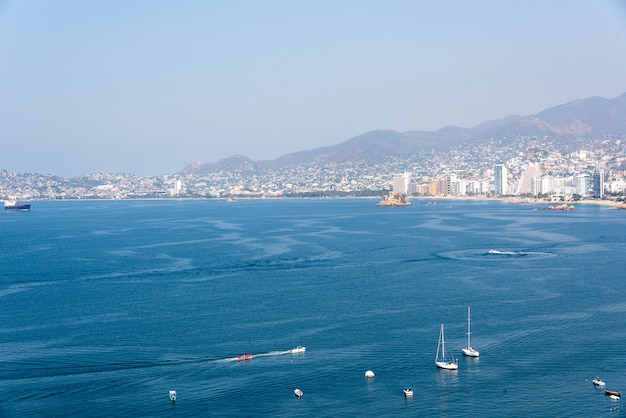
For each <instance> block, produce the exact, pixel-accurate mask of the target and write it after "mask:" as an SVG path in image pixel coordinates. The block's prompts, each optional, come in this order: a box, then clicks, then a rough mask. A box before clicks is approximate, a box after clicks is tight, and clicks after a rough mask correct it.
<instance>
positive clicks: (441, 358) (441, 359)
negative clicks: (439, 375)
mask: <svg viewBox="0 0 626 418" xmlns="http://www.w3.org/2000/svg"><path fill="white" fill-rule="evenodd" d="M435 365H436V366H437V367H439V368H440V369H445V370H457V369H458V368H459V363H458V362H457V360H456V359H455V358H453V357H449V355H448V353H447V352H446V340H445V337H444V333H443V324H441V331H440V332H439V342H438V343H437V356H436V357H435Z"/></svg>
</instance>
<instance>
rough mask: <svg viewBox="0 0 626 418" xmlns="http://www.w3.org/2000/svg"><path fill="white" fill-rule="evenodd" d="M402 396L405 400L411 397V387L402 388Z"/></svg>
mask: <svg viewBox="0 0 626 418" xmlns="http://www.w3.org/2000/svg"><path fill="white" fill-rule="evenodd" d="M404 396H406V397H407V398H411V397H413V388H412V387H411V386H407V387H405V388H404Z"/></svg>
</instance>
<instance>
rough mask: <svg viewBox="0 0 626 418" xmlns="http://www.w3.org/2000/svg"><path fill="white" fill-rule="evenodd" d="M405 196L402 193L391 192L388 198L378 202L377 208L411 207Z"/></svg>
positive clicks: (385, 197)
mask: <svg viewBox="0 0 626 418" xmlns="http://www.w3.org/2000/svg"><path fill="white" fill-rule="evenodd" d="M410 205H411V202H409V201H408V200H407V198H406V196H405V195H403V194H402V193H400V192H390V193H389V194H388V195H387V196H384V197H383V200H381V201H380V202H378V203H377V204H376V206H410Z"/></svg>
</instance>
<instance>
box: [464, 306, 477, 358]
mask: <svg viewBox="0 0 626 418" xmlns="http://www.w3.org/2000/svg"><path fill="white" fill-rule="evenodd" d="M471 333H472V332H471V331H470V307H469V306H468V307H467V347H463V348H462V349H461V350H463V354H465V355H466V356H468V357H478V356H479V355H480V353H479V352H478V351H476V350H474V349H473V348H472V345H471V344H470V334H471Z"/></svg>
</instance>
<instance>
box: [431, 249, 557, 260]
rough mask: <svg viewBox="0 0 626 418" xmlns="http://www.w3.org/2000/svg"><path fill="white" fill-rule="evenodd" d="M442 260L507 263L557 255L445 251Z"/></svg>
mask: <svg viewBox="0 0 626 418" xmlns="http://www.w3.org/2000/svg"><path fill="white" fill-rule="evenodd" d="M437 255H438V256H439V257H441V258H447V259H452V260H468V261H472V260H473V261H488V262H496V261H498V262H505V261H512V260H518V259H520V260H521V259H524V260H530V259H533V260H535V259H545V258H549V257H556V256H557V255H556V254H553V253H547V252H543V251H513V250H506V251H501V250H496V249H493V248H492V249H490V250H485V249H473V250H458V251H444V252H441V253H438V254H437Z"/></svg>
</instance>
